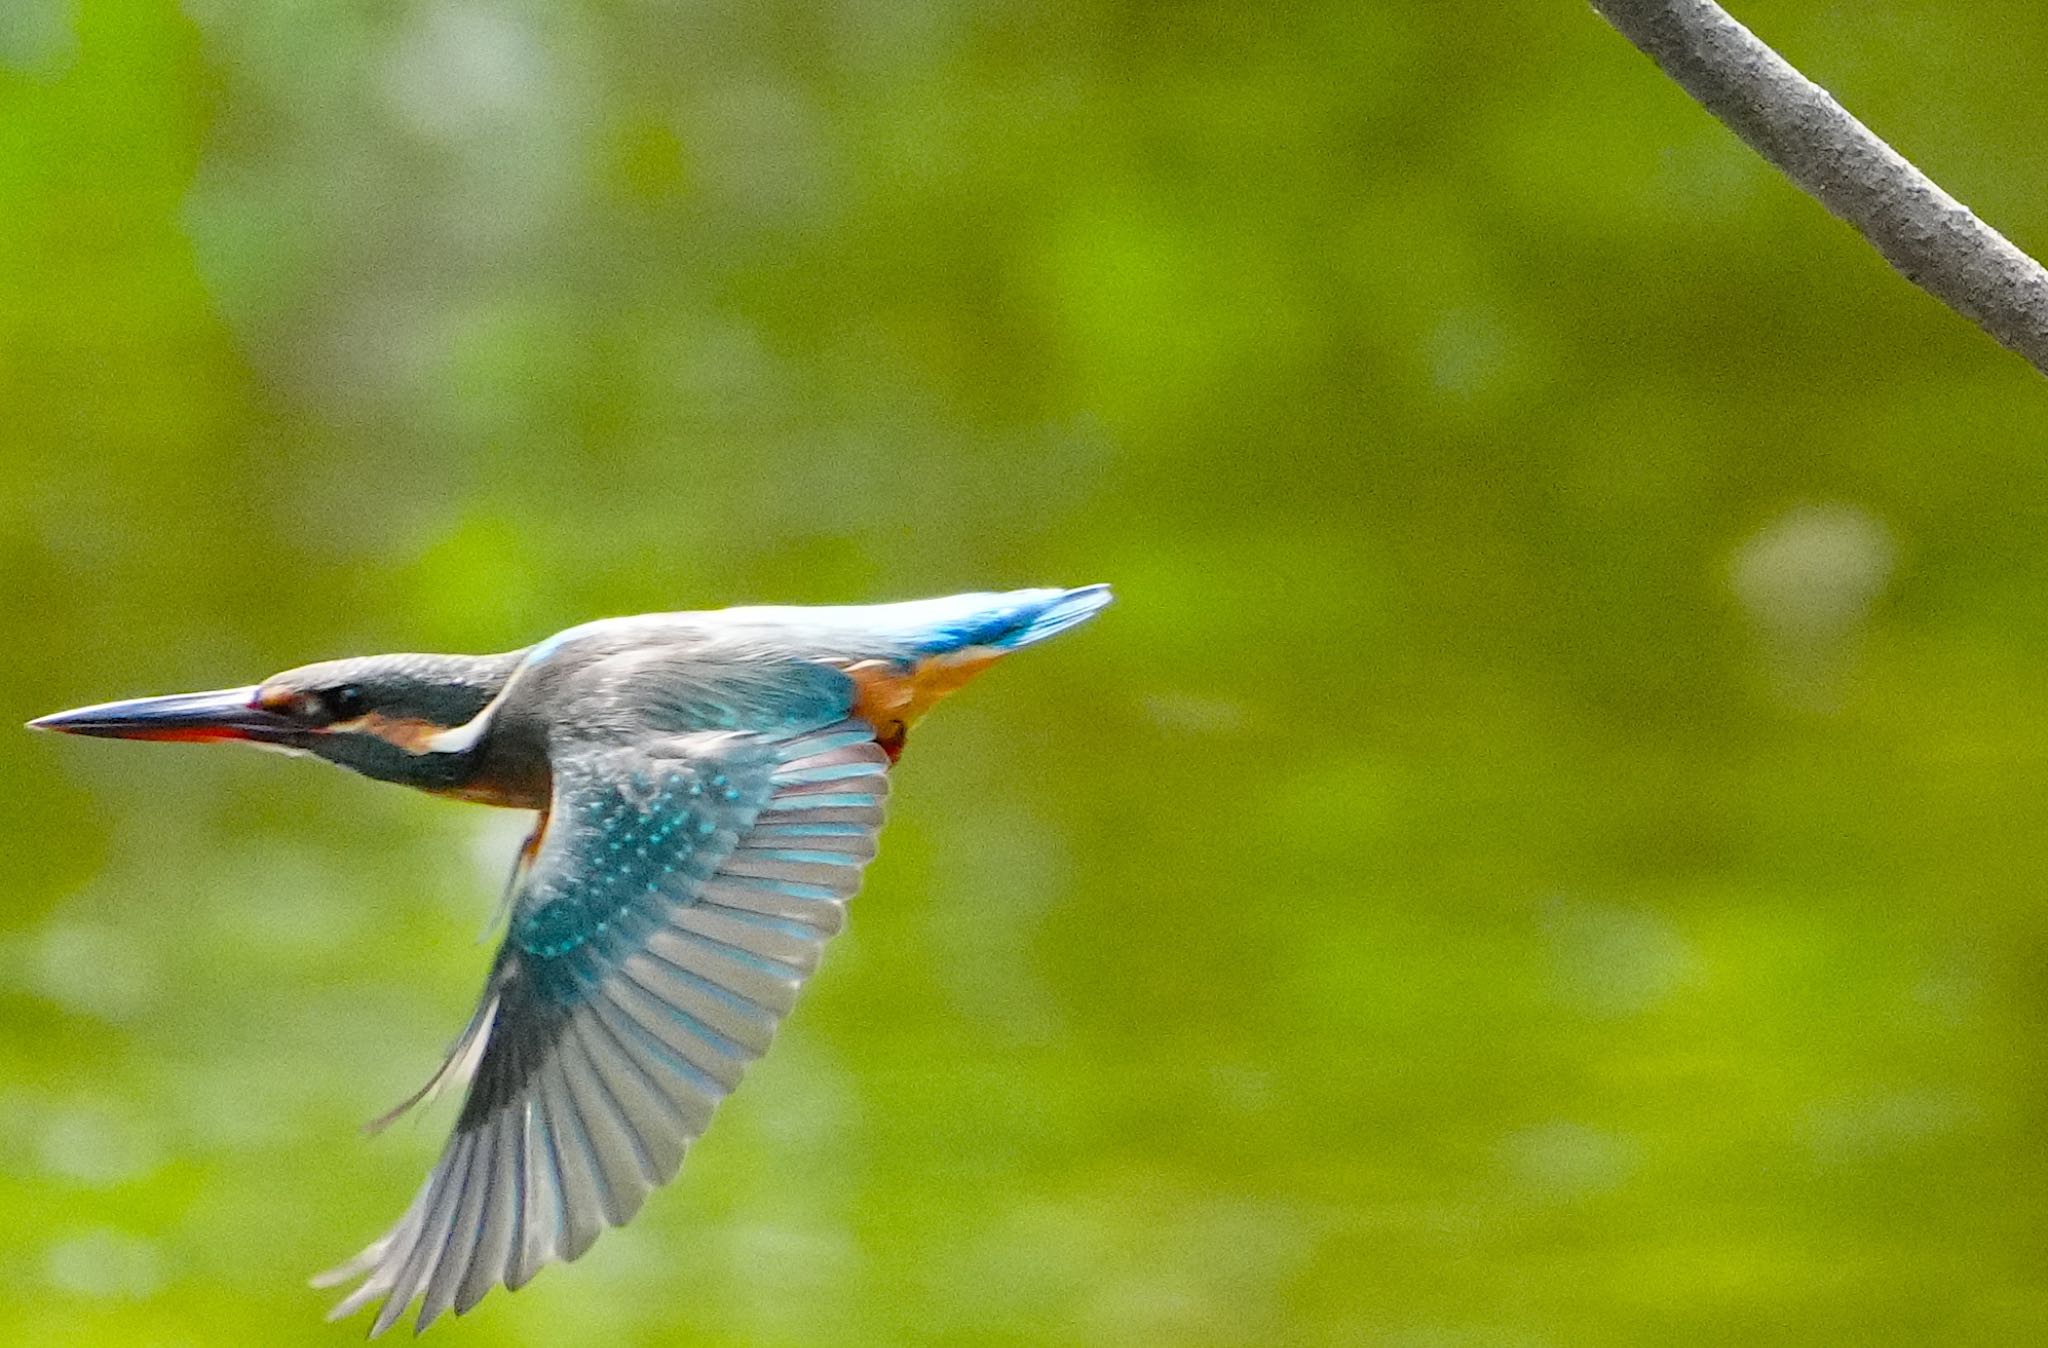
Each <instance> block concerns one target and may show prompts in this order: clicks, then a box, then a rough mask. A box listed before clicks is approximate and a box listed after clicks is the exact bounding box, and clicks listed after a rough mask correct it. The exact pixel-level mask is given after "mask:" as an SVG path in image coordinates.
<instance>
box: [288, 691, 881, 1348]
mask: <svg viewBox="0 0 2048 1348" xmlns="http://www.w3.org/2000/svg"><path fill="white" fill-rule="evenodd" d="M887 768H888V758H887V756H886V755H885V754H884V753H883V751H882V749H881V748H880V747H879V746H877V745H876V744H875V742H874V731H873V730H872V729H871V728H870V727H869V726H867V725H866V724H864V723H862V722H859V721H851V720H849V721H844V722H841V723H839V724H837V725H834V726H831V727H829V728H827V729H824V730H819V731H814V732H811V733H808V734H802V735H798V736H795V737H792V738H788V739H783V740H779V741H778V740H766V739H762V738H760V737H755V736H747V735H735V734H693V735H684V736H678V737H676V738H672V739H667V740H657V741H654V742H653V743H651V744H647V745H635V746H632V747H630V748H627V747H611V746H606V747H593V748H592V749H591V750H590V751H589V752H588V753H587V754H581V755H578V754H566V755H559V756H558V757H557V761H556V767H555V782H554V797H553V802H552V805H551V807H550V809H549V812H548V815H547V818H546V821H545V833H544V834H543V835H542V838H541V842H540V846H539V849H538V851H537V852H535V853H534V855H533V858H532V862H531V865H530V867H529V868H528V869H527V870H526V873H525V875H524V878H523V881H522V882H521V883H520V886H519V890H518V893H517V895H516V896H515V898H514V900H513V904H512V913H511V918H510V923H509V926H508V929H507V933H506V938H505V943H504V945H503V946H502V947H501V948H500V949H499V951H498V956H497V960H496V963H495V964H494V965H493V966H492V970H491V977H490V981H489V983H488V984H487V985H486V987H485V990H484V997H483V1000H482V1003H481V1004H480V1006H479V1008H478V1011H477V1014H476V1017H475V1019H474V1020H473V1021H472V1023H471V1029H470V1031H469V1032H467V1033H466V1034H465V1035H464V1037H463V1040H462V1042H460V1043H459V1044H458V1045H457V1048H456V1050H455V1053H454V1054H453V1055H451V1065H453V1066H455V1067H456V1068H457V1070H458V1071H459V1070H461V1069H462V1068H463V1067H465V1066H466V1065H467V1061H466V1060H473V1061H474V1065H475V1070H474V1075H473V1076H472V1077H471V1080H470V1084H469V1092H468V1095H467V1097H466V1099H465V1100H464V1103H463V1108H462V1114H461V1116H460V1118H459V1119H458V1120H457V1122H456V1125H455V1133H454V1136H453V1137H452V1138H450V1140H449V1142H448V1146H447V1149H446V1150H445V1151H443V1152H442V1154H441V1159H440V1161H439V1162H438V1163H437V1164H436V1165H435V1167H434V1169H433V1172H432V1173H431V1174H430V1175H429V1176H428V1177H427V1181H426V1183H425V1185H423V1186H422V1187H421V1189H420V1191H419V1193H418V1195H417V1196H416V1197H415V1198H414V1199H413V1201H412V1206H411V1207H409V1208H408V1209H407V1210H406V1212H405V1215H404V1216H403V1217H401V1218H400V1219H399V1221H398V1224H397V1225H396V1226H394V1227H392V1228H391V1230H390V1231H388V1232H387V1233H385V1235H384V1236H383V1237H382V1238H381V1239H379V1240H377V1241H376V1242H375V1243H374V1244H372V1245H371V1246H370V1247H369V1248H368V1249H366V1250H364V1251H363V1252H362V1253H361V1254H360V1255H358V1256H356V1258H355V1259H353V1260H351V1261H350V1262H349V1263H347V1264H345V1265H343V1266H342V1267H340V1268H337V1269H335V1270H333V1271H332V1272H331V1273H329V1274H326V1275H323V1276H322V1278H321V1279H319V1280H317V1281H319V1282H321V1283H322V1284H331V1283H341V1282H345V1281H347V1280H349V1279H351V1278H355V1277H362V1278H363V1281H362V1283H361V1285H360V1286H358V1287H356V1288H355V1290H354V1291H353V1292H351V1293H350V1294H349V1295H348V1297H347V1298H345V1299H344V1300H343V1301H342V1302H341V1303H340V1304H339V1305H337V1306H336V1307H335V1308H334V1312H333V1315H332V1316H331V1317H330V1318H339V1317H341V1316H344V1315H348V1314H350V1313H351V1312H353V1311H356V1310H358V1309H360V1308H361V1307H363V1306H365V1305H368V1304H369V1303H370V1302H373V1301H376V1300H378V1299H380V1298H381V1299H382V1300H383V1303H384V1304H383V1307H382V1309H381V1310H380V1311H379V1313H378V1316H377V1320H376V1323H375V1325H374V1326H373V1327H372V1329H371V1331H370V1332H371V1334H372V1335H376V1334H380V1333H382V1332H383V1331H384V1330H386V1329H389V1328H390V1327H391V1325H392V1324H394V1323H395V1322H396V1321H397V1320H398V1319H399V1318H400V1317H401V1316H402V1315H404V1313H405V1309H406V1307H407V1306H408V1305H409V1304H410V1303H411V1302H412V1300H413V1298H414V1297H416V1296H423V1297H424V1300H423V1302H422V1304H421V1307H420V1314H419V1321H418V1324H419V1327H420V1328H422V1329H424V1328H425V1327H426V1326H427V1325H428V1324H430V1323H432V1322H433V1320H434V1319H435V1318H436V1317H437V1316H439V1315H440V1314H441V1312H443V1311H445V1310H447V1309H449V1308H450V1307H453V1308H454V1309H455V1311H456V1312H457V1313H458V1314H459V1313H460V1312H462V1311H466V1310H468V1309H469V1308H470V1307H471V1306H474V1305H475V1304H476V1303H477V1302H478V1301H479V1300H481V1299H482V1297H483V1295H484V1294H485V1293H486V1292H488V1291H489V1290H490V1289H491V1288H492V1287H494V1286H496V1285H497V1284H498V1283H500V1282H502V1283H504V1284H505V1285H506V1286H507V1287H514V1288H516V1287H519V1286H521V1285H522V1284H524V1283H525V1282H526V1281H527V1280H528V1279H529V1278H531V1277H532V1276H533V1275H534V1274H535V1273H536V1272H537V1271H539V1269H540V1268H541V1267H542V1266H543V1265H546V1264H549V1263H552V1262H554V1261H556V1260H568V1259H574V1258H576V1257H577V1256H578V1255H581V1254H582V1253H583V1252H584V1251H585V1250H586V1249H588V1248H589V1247H590V1244H591V1242H592V1241H594V1240H595V1239H596V1238H597V1235H598V1233H599V1232H600V1231H602V1230H603V1229H604V1228H605V1227H607V1226H618V1225H621V1224H623V1223H624V1222H626V1221H627V1220H629V1219H630V1218H631V1217H632V1216H633V1214H634V1213H635V1212H637V1211H638V1210H639V1208H640V1204H641V1201H642V1200H643V1199H644V1198H645V1197H646V1196H647V1194H648V1192H649V1191H650V1190H652V1189H653V1188H654V1187H655V1186H656V1185H659V1184H662V1183H665V1182H666V1181H667V1180H669V1179H670V1178H672V1177H673V1176H674V1175H675V1173H676V1170H677V1168H678V1167H679V1166H681V1164H682V1160H683V1153H684V1151H685V1150H686V1149H687V1148H688V1147H689V1144H690V1143H691V1142H692V1141H694V1140H695V1139H696V1138H697V1137H698V1136H699V1135H700V1134H702V1133H703V1131H704V1129H705V1126H706V1125H707V1124H708V1123H709V1122H710V1119H711V1113H712V1110H713V1109H714V1108H715V1107H716V1106H717V1104H718V1102H719V1101H720V1100H722V1099H724V1098H725V1096H726V1095H727V1094H729V1093H730V1092H731V1091H732V1089H733V1088H734V1087H735V1086H737V1085H738V1084H739V1080H740V1075H741V1073H742V1072H743V1071H744V1070H745V1068H746V1066H747V1064H748V1063H750V1062H752V1061H753V1060H754V1059H755V1058H757V1057H759V1056H760V1055H761V1054H762V1053H763V1052H764V1051H766V1049H767V1047H768V1042H769V1040H770V1038H771V1037H772V1036H773V1035H774V1033H775V1028H776V1025H777V1024H778V1023H779V1022H780V1020H781V1018H782V1017H783V1015H784V1014H786V1013H787V1012H788V1011H789V1009H790V1006H791V1005H792V1004H793V1003H794V1001H795V999H796V994H797V990H798V989H799V988H800V987H802V985H803V982H804V979H805V978H806V977H808V976H809V975H810V973H811V972H812V971H813V970H814V969H815V968H816V967H817V963H818V956H819V952H820V951H821V950H822V949H823V947H824V944H825V941H826V939H827V938H828V937H830V936H832V935H833V934H834V933H836V932H837V931H838V930H839V928H840V926H841V925H842V924H843V922H844V920H845V905H846V901H847V900H848V899H849V898H851V897H852V896H853V893H854V890H855V889H856V888H857V887H858V886H859V883H860V873H861V868H862V867H863V866H864V865H866V864H867V862H868V860H869V859H870V858H872V857H873V856H874V854H875V834H876V832H877V831H878V830H879V828H880V827H881V821H882V806H883V801H884V798H885V796H886V794H887V791H888V777H887Z"/></svg>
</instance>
